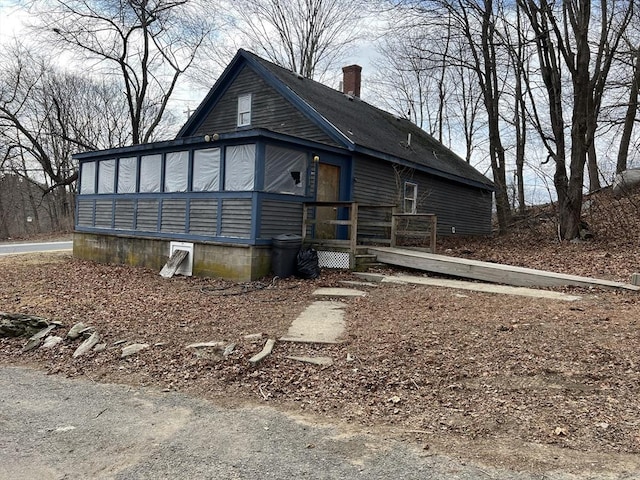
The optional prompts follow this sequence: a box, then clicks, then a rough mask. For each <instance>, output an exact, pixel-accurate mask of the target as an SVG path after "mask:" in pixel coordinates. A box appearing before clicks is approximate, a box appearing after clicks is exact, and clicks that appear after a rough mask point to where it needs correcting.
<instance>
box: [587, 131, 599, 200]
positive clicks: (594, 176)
mask: <svg viewBox="0 0 640 480" xmlns="http://www.w3.org/2000/svg"><path fill="white" fill-rule="evenodd" d="M587 169H588V171H589V191H590V192H595V191H598V190H600V189H601V188H602V185H601V184H600V169H599V168H598V158H597V155H596V144H595V143H594V142H593V141H591V143H590V144H589V148H588V150H587Z"/></svg>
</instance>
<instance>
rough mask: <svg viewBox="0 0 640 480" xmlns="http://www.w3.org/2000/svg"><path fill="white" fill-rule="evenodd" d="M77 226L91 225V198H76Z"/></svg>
mask: <svg viewBox="0 0 640 480" xmlns="http://www.w3.org/2000/svg"><path fill="white" fill-rule="evenodd" d="M78 226H79V227H93V200H85V199H82V198H79V199H78Z"/></svg>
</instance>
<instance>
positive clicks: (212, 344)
mask: <svg viewBox="0 0 640 480" xmlns="http://www.w3.org/2000/svg"><path fill="white" fill-rule="evenodd" d="M226 344H227V342H199V343H192V344H190V345H187V346H186V347H184V348H224V347H225V345H226Z"/></svg>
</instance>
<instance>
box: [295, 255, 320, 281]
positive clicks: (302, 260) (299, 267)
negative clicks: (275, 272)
mask: <svg viewBox="0 0 640 480" xmlns="http://www.w3.org/2000/svg"><path fill="white" fill-rule="evenodd" d="M296 276H298V277H300V278H304V279H307V280H312V279H314V278H318V277H319V276H320V266H319V265H318V252H316V251H315V250H314V249H313V248H307V249H306V250H300V251H299V252H298V256H297V257H296Z"/></svg>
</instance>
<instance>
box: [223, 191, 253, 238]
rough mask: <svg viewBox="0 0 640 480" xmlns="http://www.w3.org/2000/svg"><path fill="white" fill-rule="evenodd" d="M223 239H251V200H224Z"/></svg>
mask: <svg viewBox="0 0 640 480" xmlns="http://www.w3.org/2000/svg"><path fill="white" fill-rule="evenodd" d="M220 235H221V236H223V237H232V238H250V236H251V199H229V200H222V232H221V233H220Z"/></svg>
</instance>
